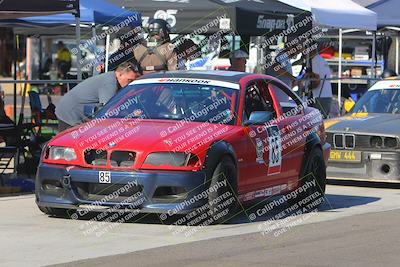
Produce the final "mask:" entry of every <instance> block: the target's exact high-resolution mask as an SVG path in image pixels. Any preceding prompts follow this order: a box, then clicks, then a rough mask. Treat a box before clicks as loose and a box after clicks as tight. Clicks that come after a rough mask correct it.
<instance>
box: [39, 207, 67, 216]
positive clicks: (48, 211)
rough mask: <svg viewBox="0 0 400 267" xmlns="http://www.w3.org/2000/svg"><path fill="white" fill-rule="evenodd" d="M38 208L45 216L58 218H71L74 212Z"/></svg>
mask: <svg viewBox="0 0 400 267" xmlns="http://www.w3.org/2000/svg"><path fill="white" fill-rule="evenodd" d="M38 208H39V210H40V211H41V212H43V213H44V214H47V215H50V216H52V217H57V218H70V217H71V216H70V214H71V213H72V211H71V210H68V209H60V208H50V207H43V206H38Z"/></svg>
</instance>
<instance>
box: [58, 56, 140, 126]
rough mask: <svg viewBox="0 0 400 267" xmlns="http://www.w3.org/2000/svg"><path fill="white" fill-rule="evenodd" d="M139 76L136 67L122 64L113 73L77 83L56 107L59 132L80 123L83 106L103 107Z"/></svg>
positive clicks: (125, 63)
mask: <svg viewBox="0 0 400 267" xmlns="http://www.w3.org/2000/svg"><path fill="white" fill-rule="evenodd" d="M139 76H140V73H139V68H138V66H137V65H135V64H134V63H132V62H124V63H122V64H120V65H119V66H118V68H117V69H116V70H115V71H111V72H107V73H103V74H100V75H97V76H93V77H91V78H88V79H86V80H84V81H83V82H81V83H79V84H78V85H77V86H75V87H74V88H73V89H72V90H71V91H69V92H68V93H66V94H65V95H64V96H63V97H62V98H61V100H60V102H59V103H58V105H57V107H56V115H57V118H58V121H59V124H58V129H59V131H60V132H61V131H63V130H65V129H68V128H70V127H72V126H75V125H78V124H80V123H82V122H83V121H84V119H85V116H84V112H83V108H84V106H85V105H96V104H101V105H104V104H105V103H107V102H108V100H110V99H111V98H112V97H113V96H114V95H115V94H116V93H117V91H118V90H119V89H121V88H123V87H125V86H127V85H128V84H129V83H131V82H132V81H134V80H136V79H137V78H138V77H139Z"/></svg>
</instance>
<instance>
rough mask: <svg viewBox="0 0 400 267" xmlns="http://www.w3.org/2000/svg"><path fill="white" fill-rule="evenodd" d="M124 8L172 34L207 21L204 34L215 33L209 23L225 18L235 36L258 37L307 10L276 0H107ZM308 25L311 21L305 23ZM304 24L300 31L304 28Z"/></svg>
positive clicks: (190, 30) (297, 18)
mask: <svg viewBox="0 0 400 267" xmlns="http://www.w3.org/2000/svg"><path fill="white" fill-rule="evenodd" d="M108 1H109V2H112V3H116V4H118V5H120V6H124V7H125V8H129V9H133V10H136V11H138V12H141V13H142V18H143V24H144V25H143V26H146V24H147V22H148V20H149V19H152V18H163V19H166V20H167V21H168V22H169V24H170V25H171V27H172V32H173V33H179V34H188V33H193V32H196V31H199V29H201V27H203V26H204V25H207V24H209V25H208V26H210V27H208V28H207V34H210V33H213V32H217V31H219V30H220V28H221V26H222V25H221V23H222V21H220V22H219V23H217V24H212V25H211V24H210V23H209V22H211V21H213V20H215V19H218V18H223V17H225V18H226V19H227V20H224V23H228V24H229V27H230V28H231V29H232V30H233V31H234V32H235V33H236V34H238V35H248V36H250V35H251V36H260V35H266V34H275V33H276V32H277V31H276V30H278V31H281V30H282V29H286V28H288V26H290V25H291V24H290V23H288V22H289V20H288V17H289V18H293V19H294V23H296V22H297V21H300V20H301V19H303V18H304V17H305V16H306V15H309V13H308V12H304V10H301V9H297V8H294V7H292V6H289V5H286V4H283V3H280V2H278V1H276V0H260V1H247V0H236V1H228V0H185V1H167V0H165V1H160V0H148V1H142V0H108ZM309 26H310V27H311V23H310V25H309ZM305 28H306V27H304V29H301V30H306V29H305Z"/></svg>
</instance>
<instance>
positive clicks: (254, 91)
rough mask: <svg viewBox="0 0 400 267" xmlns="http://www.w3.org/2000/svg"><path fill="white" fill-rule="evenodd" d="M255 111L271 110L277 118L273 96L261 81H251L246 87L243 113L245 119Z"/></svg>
mask: <svg viewBox="0 0 400 267" xmlns="http://www.w3.org/2000/svg"><path fill="white" fill-rule="evenodd" d="M254 111H270V112H272V114H273V117H274V118H276V111H275V109H274V107H273V101H272V97H271V96H270V94H269V92H266V90H264V88H263V87H261V86H260V84H259V83H251V84H250V85H248V86H247V88H246V96H245V104H244V114H243V117H244V121H245V120H247V119H248V118H249V117H250V114H251V113H252V112H254Z"/></svg>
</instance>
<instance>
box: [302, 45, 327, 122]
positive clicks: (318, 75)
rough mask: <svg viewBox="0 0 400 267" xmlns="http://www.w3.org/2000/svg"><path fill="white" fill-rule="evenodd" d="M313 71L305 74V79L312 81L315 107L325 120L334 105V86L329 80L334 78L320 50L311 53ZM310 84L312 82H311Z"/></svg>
mask: <svg viewBox="0 0 400 267" xmlns="http://www.w3.org/2000/svg"><path fill="white" fill-rule="evenodd" d="M310 58H311V69H310V70H308V71H307V73H306V74H305V79H307V78H308V79H310V78H311V79H313V81H311V84H310V85H311V89H312V96H311V97H313V98H314V99H315V103H314V104H313V107H315V108H317V109H319V110H320V111H321V114H322V116H323V117H324V118H327V117H328V115H329V113H330V110H331V105H332V96H333V94H332V84H331V81H330V80H327V78H331V77H332V71H331V69H330V67H329V65H328V62H326V60H325V59H323V58H322V57H321V55H320V54H319V50H318V49H314V50H313V51H312V52H310ZM309 82H310V81H309Z"/></svg>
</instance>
